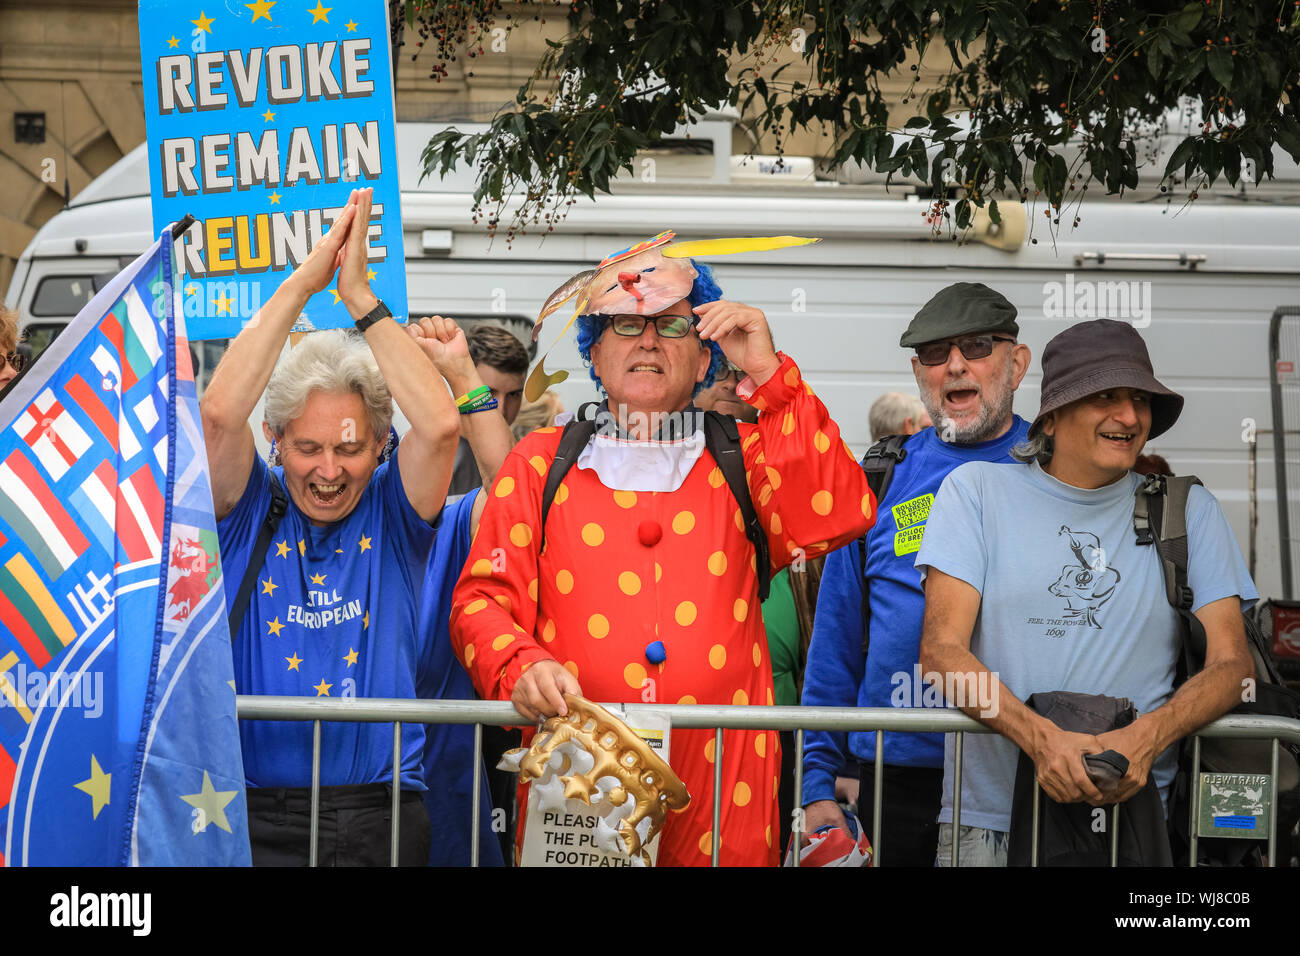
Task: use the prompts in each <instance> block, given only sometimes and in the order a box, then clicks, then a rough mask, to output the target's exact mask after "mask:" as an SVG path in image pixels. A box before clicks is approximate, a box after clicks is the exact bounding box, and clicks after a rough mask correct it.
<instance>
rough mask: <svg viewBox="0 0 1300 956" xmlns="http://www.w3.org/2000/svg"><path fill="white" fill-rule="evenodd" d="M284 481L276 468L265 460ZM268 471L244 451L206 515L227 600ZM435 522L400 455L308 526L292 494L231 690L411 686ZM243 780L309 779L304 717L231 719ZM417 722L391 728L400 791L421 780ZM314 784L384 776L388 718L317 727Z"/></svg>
mask: <svg viewBox="0 0 1300 956" xmlns="http://www.w3.org/2000/svg"><path fill="white" fill-rule="evenodd" d="M274 472H275V475H276V478H277V479H278V480H279V481H280V482H281V484H283V481H284V477H283V475H284V470H283V469H282V468H276V469H274ZM271 473H272V470H271V469H270V468H268V467H267V465H266V463H265V462H263V461H261V459H255V461H254V464H253V470H252V474H251V475H250V476H249V479H248V485H247V487H246V488H245V489H244V494H243V497H241V498H240V500H239V503H238V504H237V505H235V508H234V510H233V511H231V512H230V514H229V515H227V516H226V517H225V518H224V519H222V520H221V521H219V522H217V535H218V538H219V540H220V545H221V560H222V566H223V568H224V569H225V582H226V601H227V602H228V603H231V602H233V601H234V598H235V595H236V594H237V593H238V590H239V584H240V582H241V581H242V580H243V577H244V571H245V569H246V568H247V566H248V562H249V560H250V557H251V552H252V550H253V546H254V544H255V543H256V541H257V537H258V532H259V530H260V529H261V526H262V523H263V522H264V521H265V520H266V513H267V509H268V508H269V507H270V503H271V485H270V476H271ZM434 535H435V531H434V529H433V528H432V527H431V526H430V525H429V523H428V522H426V521H423V520H421V518H420V516H419V515H418V514H417V513H416V511H415V509H414V508H413V507H411V503H410V501H409V500H408V499H407V497H406V492H405V490H404V489H403V488H402V480H401V475H400V473H399V472H398V467H397V456H396V455H394V456H393V457H392V459H391V460H390V461H388V462H386V463H384V464H381V465H380V466H379V467H378V468H377V469H376V470H375V473H374V475H372V476H371V479H370V483H369V484H368V485H367V486H366V489H365V491H363V492H362V494H361V498H360V500H359V501H358V502H357V506H356V508H354V509H353V511H352V513H351V514H349V515H348V516H347V517H346V518H344V519H343V520H342V521H338V522H334V523H333V524H329V525H326V526H325V527H320V528H318V527H314V526H313V525H312V524H311V522H310V521H309V520H308V518H307V517H306V516H305V515H304V514H303V513H302V512H301V511H299V510H298V508H297V506H296V505H295V504H294V502H293V499H292V497H290V498H289V501H288V508H287V510H286V511H285V514H284V517H283V518H282V519H281V521H280V525H279V528H278V529H277V530H276V533H275V536H274V537H273V538H272V539H271V546H270V547H269V548H268V549H267V553H266V558H265V559H264V560H263V563H262V568H261V571H260V572H259V573H258V576H257V581H258V583H257V585H256V586H255V587H254V588H253V594H252V598H251V599H250V601H249V606H248V611H247V613H246V614H245V615H244V619H243V621H242V622H241V623H240V625H239V631H238V633H237V634H236V635H235V638H234V659H235V688H236V691H237V692H238V693H240V694H274V695H285V696H290V697H398V698H414V697H415V696H416V693H415V692H416V680H417V672H418V671H419V670H420V669H421V668H422V667H424V666H426V662H427V660H428V658H429V656H430V645H431V643H432V641H431V635H429V634H428V633H427V632H426V633H423V634H422V633H421V632H420V631H419V630H418V629H417V626H416V625H417V616H418V613H419V598H420V590H421V585H422V584H423V581H424V573H425V564H426V562H427V561H428V558H429V552H430V550H431V549H432V547H433V542H434ZM239 726H240V737H241V740H242V743H243V752H244V775H245V777H246V781H247V785H248V786H249V787H307V786H310V785H311V749H312V746H311V745H312V725H311V723H310V722H309V721H263V720H245V721H241V722H240V725H239ZM424 737H425V730H424V726H423V725H422V724H418V723H405V724H403V725H402V788H403V789H406V790H423V789H424V788H425V785H424V779H423V773H422V772H421V768H420V757H421V753H422V751H423V749H424ZM320 753H321V770H320V782H321V785H322V786H338V785H343V784H366V783H388V782H390V781H391V780H392V779H393V730H392V725H391V724H381V723H336V722H326V723H322V725H321V748H320Z"/></svg>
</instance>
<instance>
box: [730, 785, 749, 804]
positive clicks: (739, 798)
mask: <svg viewBox="0 0 1300 956" xmlns="http://www.w3.org/2000/svg"><path fill="white" fill-rule="evenodd" d="M752 797H753V794H752V793H750V791H749V784H747V783H745V781H743V780H738V781H737V782H736V786H735V788H734V789H733V790H732V791H731V802H732V803H734V804H735V805H736V806H738V807H745V806H748V805H749V801H750V799H751V798H752Z"/></svg>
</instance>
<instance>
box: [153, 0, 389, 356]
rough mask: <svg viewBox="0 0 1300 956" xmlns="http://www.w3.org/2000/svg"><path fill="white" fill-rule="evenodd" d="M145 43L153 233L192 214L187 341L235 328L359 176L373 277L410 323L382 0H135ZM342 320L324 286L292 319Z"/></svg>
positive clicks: (333, 324)
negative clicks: (328, 1)
mask: <svg viewBox="0 0 1300 956" xmlns="http://www.w3.org/2000/svg"><path fill="white" fill-rule="evenodd" d="M140 48H141V61H142V63H143V73H144V99H145V118H146V126H147V131H148V140H149V145H148V149H149V173H150V193H151V199H152V205H153V219H154V228H155V230H161V229H162V228H163V227H164V226H165V225H166V224H167V223H169V222H175V221H178V220H180V219H182V218H183V217H184V216H185V215H186V214H187V213H188V214H192V215H193V216H194V217H195V218H196V220H197V222H196V223H195V224H194V225H193V226H192V227H191V228H190V229H189V230H188V231H187V232H186V234H185V236H184V240H183V244H182V256H183V265H184V269H185V273H186V276H187V279H186V282H185V288H184V292H185V297H184V301H185V314H186V320H187V326H188V328H189V330H190V337H191V338H193V339H206V338H224V337H229V336H233V335H236V334H237V333H238V332H239V330H240V328H242V327H243V325H244V324H246V323H247V322H248V320H249V319H250V318H251V317H252V316H253V314H254V313H255V312H256V311H257V309H259V308H260V307H261V306H262V304H263V303H265V301H266V300H267V299H268V298H270V296H271V294H272V293H273V292H274V291H275V289H276V288H277V287H278V286H279V284H280V282H282V281H283V280H284V278H285V277H286V276H287V275H288V274H289V273H290V272H292V271H293V269H294V268H295V267H296V266H297V265H298V264H299V263H300V262H302V260H303V259H305V258H306V257H307V254H308V253H309V252H310V251H311V249H312V247H313V246H314V245H315V244H316V242H317V241H318V240H319V239H320V237H321V236H322V235H324V234H325V232H326V231H327V230H328V228H329V226H330V225H331V224H332V223H333V221H334V219H335V217H337V215H338V213H339V212H340V211H341V209H342V208H343V205H344V204H345V203H346V202H347V198H348V195H349V193H350V192H351V191H352V189H354V188H357V187H361V186H373V187H374V188H375V200H374V208H373V212H372V216H371V222H370V227H369V233H368V238H369V262H370V269H369V273H370V277H371V284H372V287H373V288H374V290H375V293H376V295H378V296H379V297H380V298H381V299H383V300H384V302H385V303H386V304H387V305H388V307H389V308H390V309H391V310H392V311H393V314H394V315H395V316H397V317H398V319H399V321H400V320H401V319H404V318H405V315H406V282H405V275H404V273H405V262H404V257H403V255H402V242H401V237H402V228H401V211H400V204H399V203H400V200H399V196H400V192H399V187H398V182H397V159H396V150H395V136H394V128H393V112H394V111H393V89H392V69H391V64H390V55H389V44H388V21H387V14H386V10H385V5H384V3H383V0H363V2H350V3H347V4H340V3H336V4H335V6H334V7H325V6H324V5H323V4H322V3H321V2H319V0H318V2H316V4H315V7H314V8H313V7H311V6H309V4H308V3H307V2H305V0H276V2H270V0H258V2H254V3H228V4H221V3H219V2H218V3H213V4H212V5H211V10H206V9H204V8H202V6H201V4H198V3H194V2H178V0H141V2H140ZM351 324H352V320H351V317H350V316H349V315H348V313H347V309H346V308H345V307H344V306H343V304H342V303H341V302H340V301H339V298H338V295H337V293H336V292H335V291H334V290H333V289H326V290H325V291H323V292H321V293H320V294H318V295H316V296H314V297H313V298H312V299H311V300H310V301H309V302H308V303H307V306H306V308H305V309H304V310H303V315H302V318H301V320H300V322H299V324H298V325H297V326H295V328H296V329H298V330H309V329H313V328H342V327H348V326H351Z"/></svg>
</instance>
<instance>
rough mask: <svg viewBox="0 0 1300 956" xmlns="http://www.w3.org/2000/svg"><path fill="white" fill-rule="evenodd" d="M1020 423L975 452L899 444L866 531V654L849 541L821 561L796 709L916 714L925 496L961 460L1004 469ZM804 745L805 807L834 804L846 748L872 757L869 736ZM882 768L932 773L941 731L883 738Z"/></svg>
mask: <svg viewBox="0 0 1300 956" xmlns="http://www.w3.org/2000/svg"><path fill="white" fill-rule="evenodd" d="M1028 431H1029V425H1028V424H1027V423H1026V422H1025V420H1024V419H1022V418H1020V417H1019V416H1015V417H1014V418H1013V420H1012V424H1011V428H1010V430H1009V431H1007V433H1006V434H1004V435H1002V436H1001V437H999V438H995V439H994V440H992V441H988V442H981V443H980V444H977V445H954V444H948V443H946V442H943V441H941V440H940V439H939V437H938V436H937V435H936V434H935V431H934V429H933V428H927V429H924V430H922V431H920V432H918V433H916V434H915V435H913V436H912V437H911V438H909V439H908V440H907V443H906V444H905V445H904V446H903V447H904V450H905V451H906V453H907V454H906V456H905V457H904V458H903V460H902V461H901V462H899V463H898V464H897V465H896V466H895V467H894V474H893V477H892V478H891V479H890V482H889V488H888V489H886V491H885V499H884V501H883V502H881V503H880V504H879V506H878V508H877V517H876V523H875V525H873V526H872V528H871V530H870V531H868V532H867V564H866V578H867V579H868V580H869V582H870V584H869V587H870V593H871V641H870V653H869V654H868V655H867V657H866V658H865V659H864V658H863V655H862V582H863V575H862V573H861V571H860V567H861V558H860V556H859V553H858V542H856V541H855V542H853V543H852V544H849V545H846V546H845V547H843V548H840V549H839V550H838V551H835V552H833V553H831V554H830V555H828V556H827V558H826V566H825V568H824V569H823V571H822V580H821V586H820V590H819V591H818V597H817V614H816V617H815V619H814V622H813V633H812V642H811V644H810V645H809V648H808V663H807V669H806V671H805V673H804V687H803V703H804V704H805V705H806V706H826V707H920V706H922V703H923V699H922V682H921V680H920V677H919V676H918V675H917V673H916V671H917V660H918V655H919V652H920V646H921V615H922V612H923V609H924V607H925V595H924V594H923V592H922V591H921V575H920V573H919V572H918V571H917V570H916V568H915V567H914V566H913V561H914V560H915V557H916V552H917V551H918V550H919V549H920V547H921V539H922V535H923V534H924V533H926V521H927V518H928V516H929V513H930V507H931V505H932V504H933V502H934V494H935V492H936V491H938V490H939V485H940V484H941V483H942V482H943V479H944V478H946V477H947V475H948V473H949V472H950V471H952V470H953V469H954V468H956V467H957V466H958V465H961V464H964V463H966V462H969V461H987V462H1010V461H1012V459H1011V454H1010V453H1011V449H1012V448H1013V447H1015V446H1016V445H1017V444H1019V443H1020V442H1022V441H1024V439H1025V435H1026V433H1027V432H1028ZM804 736H805V743H804V803H811V802H813V801H814V800H831V799H834V789H835V777H836V775H837V774H838V772H839V770H840V769H841V768H842V767H843V765H844V762H845V759H846V758H845V737H846V736H847V738H848V741H847V743H848V750H849V752H851V753H852V754H853V755H854V756H856V757H857V758H858V759H859V760H862V761H871V760H874V759H875V753H876V735H875V732H874V731H869V732H859V731H855V732H853V733H849V734H847V735H846V734H845V733H843V732H838V733H832V732H829V731H808V732H807V733H806V734H805V735H804ZM884 760H885V763H888V764H895V765H900V766H907V767H939V766H941V765H942V763H943V735H942V734H900V733H890V732H886V733H885V744H884Z"/></svg>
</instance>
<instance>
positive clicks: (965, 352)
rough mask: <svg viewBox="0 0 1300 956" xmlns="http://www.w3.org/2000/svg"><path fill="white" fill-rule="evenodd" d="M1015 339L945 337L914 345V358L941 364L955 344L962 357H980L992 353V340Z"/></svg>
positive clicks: (995, 336)
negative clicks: (938, 340) (942, 339)
mask: <svg viewBox="0 0 1300 956" xmlns="http://www.w3.org/2000/svg"><path fill="white" fill-rule="evenodd" d="M1014 341H1015V339H1011V338H1007V337H1006V336H1005V335H964V336H962V337H961V338H959V339H946V340H944V341H942V342H926V343H925V344H924V345H918V346H917V347H916V358H917V361H919V362H920V363H921V364H922V365H942V364H943V363H944V362H946V361H948V356H949V355H950V354H952V347H953V346H954V345H955V346H957V348H959V349H961V354H962V357H963V358H967V359H982V358H988V357H989V356H990V355H992V354H993V343H994V342H1014Z"/></svg>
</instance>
